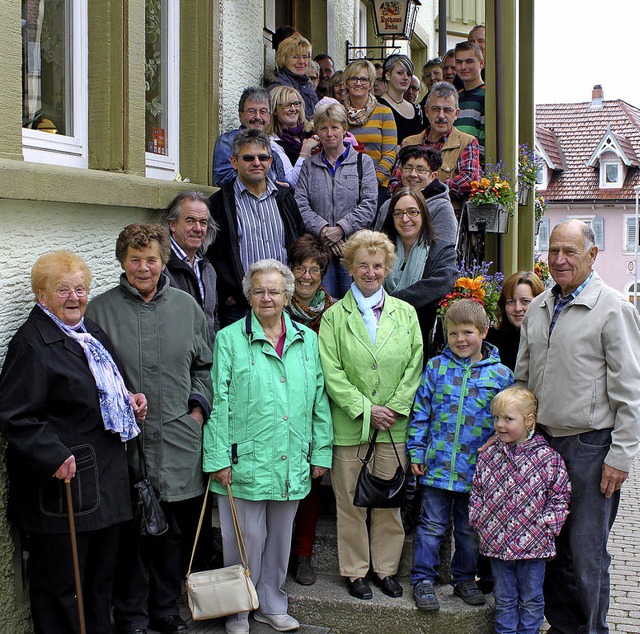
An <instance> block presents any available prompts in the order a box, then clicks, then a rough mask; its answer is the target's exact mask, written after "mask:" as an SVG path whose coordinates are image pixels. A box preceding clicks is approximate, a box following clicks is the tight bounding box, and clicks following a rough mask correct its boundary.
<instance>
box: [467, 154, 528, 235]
mask: <svg viewBox="0 0 640 634" xmlns="http://www.w3.org/2000/svg"><path fill="white" fill-rule="evenodd" d="M515 203H516V193H515V191H514V190H513V187H511V183H510V182H509V179H508V176H507V175H506V174H505V170H504V164H503V163H502V162H498V163H496V164H495V165H491V164H487V166H486V168H485V170H484V174H483V176H482V178H481V179H480V180H479V181H472V182H471V195H470V196H469V201H468V202H467V204H466V209H467V219H468V222H469V231H482V230H483V229H484V231H486V232H487V233H506V232H507V228H508V226H509V216H512V215H513V210H514V208H515Z"/></svg>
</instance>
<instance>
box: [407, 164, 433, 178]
mask: <svg viewBox="0 0 640 634" xmlns="http://www.w3.org/2000/svg"><path fill="white" fill-rule="evenodd" d="M430 171H431V170H429V169H427V168H426V167H424V166H423V165H403V166H402V173H403V174H411V172H415V173H416V174H420V175H421V176H424V175H425V174H428V173H429V172H430Z"/></svg>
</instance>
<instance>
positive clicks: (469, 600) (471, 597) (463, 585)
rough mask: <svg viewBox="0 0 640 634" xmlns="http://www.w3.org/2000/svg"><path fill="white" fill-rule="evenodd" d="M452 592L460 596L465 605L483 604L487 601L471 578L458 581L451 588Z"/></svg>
mask: <svg viewBox="0 0 640 634" xmlns="http://www.w3.org/2000/svg"><path fill="white" fill-rule="evenodd" d="M453 594H455V595H456V596H457V597H460V598H461V599H462V600H463V601H464V602H465V603H466V604H467V605H484V604H485V603H486V602H487V599H486V598H485V596H484V594H482V592H481V591H480V589H479V588H478V586H477V585H476V582H475V581H474V580H473V579H465V580H464V581H460V582H459V583H457V584H456V585H455V587H454V588H453Z"/></svg>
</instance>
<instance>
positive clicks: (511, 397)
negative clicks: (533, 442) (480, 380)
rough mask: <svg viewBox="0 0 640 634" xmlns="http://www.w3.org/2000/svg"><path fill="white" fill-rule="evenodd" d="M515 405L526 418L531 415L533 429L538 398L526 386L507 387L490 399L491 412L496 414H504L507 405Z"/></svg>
mask: <svg viewBox="0 0 640 634" xmlns="http://www.w3.org/2000/svg"><path fill="white" fill-rule="evenodd" d="M512 404H513V405H516V407H517V408H518V411H519V412H520V413H521V414H522V415H523V416H524V418H525V419H526V418H528V417H529V416H531V415H533V429H535V425H536V423H535V421H536V414H537V412H538V399H537V398H536V395H535V394H534V393H533V392H531V391H530V390H528V389H527V388H526V387H520V386H513V387H508V388H507V389H506V390H502V392H498V394H496V395H495V396H494V397H493V400H492V401H491V413H492V414H493V415H494V416H496V415H498V416H499V415H500V414H504V412H505V409H506V408H507V407H508V406H509V405H512Z"/></svg>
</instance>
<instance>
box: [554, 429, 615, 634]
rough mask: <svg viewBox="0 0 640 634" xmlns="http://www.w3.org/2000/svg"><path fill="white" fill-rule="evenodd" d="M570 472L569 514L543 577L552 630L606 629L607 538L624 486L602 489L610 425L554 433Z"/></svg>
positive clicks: (584, 633) (597, 632)
mask: <svg viewBox="0 0 640 634" xmlns="http://www.w3.org/2000/svg"><path fill="white" fill-rule="evenodd" d="M546 438H547V440H548V442H549V444H550V445H551V446H552V447H553V448H554V449H555V450H556V451H557V452H558V453H559V454H560V455H561V456H562V458H563V459H564V462H565V464H566V465H567V471H568V472H569V477H570V478H571V490H572V491H571V505H570V507H569V518H568V519H567V521H566V523H565V525H564V526H563V527H562V531H560V535H559V536H558V538H557V539H556V551H557V555H556V557H555V559H550V560H549V561H548V562H547V574H546V578H545V582H544V599H545V609H544V612H545V616H546V617H547V621H549V625H550V626H551V629H550V630H549V634H606V633H607V632H609V627H608V626H607V612H608V610H609V589H610V578H609V564H610V563H611V555H609V553H608V552H607V541H608V539H609V533H610V531H611V527H612V526H613V522H614V521H615V519H616V514H617V512H618V504H619V502H620V491H617V492H616V493H614V494H613V495H612V496H611V497H610V498H606V497H605V496H604V495H602V493H600V479H601V476H602V464H603V462H604V459H605V457H606V455H607V453H608V451H609V447H610V446H611V430H610V429H600V430H594V431H590V432H586V433H584V434H577V435H575V436H562V437H556V438H551V437H549V436H546Z"/></svg>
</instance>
